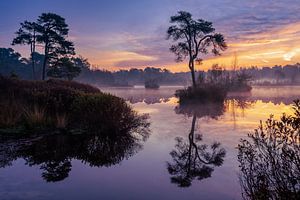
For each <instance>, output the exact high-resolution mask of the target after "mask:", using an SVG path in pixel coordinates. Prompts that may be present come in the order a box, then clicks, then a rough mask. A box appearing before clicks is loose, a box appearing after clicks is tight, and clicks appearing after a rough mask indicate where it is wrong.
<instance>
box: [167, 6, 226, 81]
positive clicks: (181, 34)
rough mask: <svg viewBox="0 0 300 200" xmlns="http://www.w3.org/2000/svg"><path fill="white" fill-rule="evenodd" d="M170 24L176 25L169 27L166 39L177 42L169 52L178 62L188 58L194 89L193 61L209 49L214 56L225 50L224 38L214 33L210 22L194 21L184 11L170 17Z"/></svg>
mask: <svg viewBox="0 0 300 200" xmlns="http://www.w3.org/2000/svg"><path fill="white" fill-rule="evenodd" d="M170 23H172V24H176V25H172V26H170V27H169V29H168V31H167V39H173V41H174V42H178V43H177V44H175V45H172V46H171V48H170V50H171V51H172V52H173V53H174V54H175V55H176V61H178V62H181V61H183V60H184V59H185V58H186V57H188V59H189V63H188V66H189V69H190V71H191V74H192V81H193V87H196V79H195V61H196V60H200V58H199V54H200V53H203V54H207V53H208V52H209V48H210V47H212V53H213V54H215V55H219V54H220V51H224V50H225V49H226V48H227V45H226V42H225V39H224V36H223V35H222V34H219V33H215V29H214V28H213V25H212V23H211V22H208V21H205V20H203V19H198V20H194V19H193V18H192V15H191V14H190V13H188V12H185V11H179V12H178V14H177V15H175V16H172V17H171V20H170Z"/></svg>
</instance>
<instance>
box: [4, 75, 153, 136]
mask: <svg viewBox="0 0 300 200" xmlns="http://www.w3.org/2000/svg"><path fill="white" fill-rule="evenodd" d="M0 93H1V96H0V106H1V108H2V107H3V109H2V110H1V112H0V125H1V127H0V128H1V129H7V128H10V129H12V128H15V127H23V128H24V131H25V132H26V131H28V130H29V132H30V131H31V132H34V131H38V132H43V131H44V132H49V131H54V130H59V131H60V130H61V131H62V130H64V131H65V130H69V131H73V130H76V131H78V130H79V131H81V132H86V133H88V132H98V133H104V132H105V133H110V134H111V135H120V134H123V133H126V132H128V131H129V130H134V129H136V128H138V127H140V126H148V124H147V122H146V117H145V116H141V115H138V114H137V113H136V112H135V111H133V109H132V108H131V107H130V106H129V105H128V104H127V103H126V101H125V100H124V99H122V98H119V97H116V96H113V95H111V94H106V93H102V92H101V91H100V90H99V89H97V88H94V87H92V86H89V85H85V84H81V83H77V82H72V81H57V80H49V81H21V80H17V79H6V78H1V77H0ZM8 100H9V101H8Z"/></svg>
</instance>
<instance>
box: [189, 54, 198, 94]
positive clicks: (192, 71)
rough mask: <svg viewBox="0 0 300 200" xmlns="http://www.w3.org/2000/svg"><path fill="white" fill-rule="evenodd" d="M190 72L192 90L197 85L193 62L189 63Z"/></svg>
mask: <svg viewBox="0 0 300 200" xmlns="http://www.w3.org/2000/svg"><path fill="white" fill-rule="evenodd" d="M190 70H191V74H192V81H193V88H196V86H197V84H196V78H195V67H194V61H193V60H191V61H190Z"/></svg>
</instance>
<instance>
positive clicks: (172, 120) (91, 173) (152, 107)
mask: <svg viewBox="0 0 300 200" xmlns="http://www.w3.org/2000/svg"><path fill="white" fill-rule="evenodd" d="M278 89H279V88H277V90H278ZM123 90H124V89H123ZM159 90H161V89H159ZM159 90H157V91H156V92H155V91H151V94H152V96H153V95H154V94H155V93H159ZM268 91H270V92H268ZM274 91H276V90H275V88H274V89H273V90H268V89H263V88H259V89H255V88H254V90H253V91H252V92H253V95H258V94H259V95H260V97H262V94H265V96H268V95H270V98H269V99H270V101H269V102H262V101H261V100H258V101H256V102H255V103H253V104H252V105H250V106H248V107H246V108H245V109H244V110H243V109H241V108H239V107H238V106H237V105H236V103H234V102H233V103H232V102H229V103H228V108H227V109H226V111H225V113H224V114H223V115H222V116H220V117H219V118H218V120H216V119H209V118H208V117H206V118H202V119H198V120H197V124H196V127H197V129H196V132H195V133H200V134H202V135H203V142H204V143H206V144H211V143H212V142H214V141H217V142H220V143H221V145H222V147H224V148H225V149H226V151H227V154H226V157H225V160H224V164H223V165H222V166H221V167H218V168H215V171H214V172H213V173H212V177H211V178H208V179H205V180H202V181H197V180H195V181H194V182H193V184H192V186H191V187H190V188H186V189H182V188H178V187H177V186H176V185H174V184H171V183H170V175H169V174H168V171H167V169H166V162H167V161H170V159H171V156H170V155H169V153H170V151H171V150H173V149H174V145H175V143H176V142H175V140H174V138H175V137H178V136H180V137H185V138H186V139H187V136H188V134H189V132H190V129H191V123H192V118H191V117H190V118H189V117H187V116H185V115H183V114H176V113H175V111H174V108H175V106H176V105H177V104H176V100H175V98H171V99H170V101H168V102H166V103H155V104H146V103H144V102H139V103H135V104H133V107H134V109H135V110H137V111H138V112H148V111H152V112H150V121H151V126H150V128H151V131H152V134H151V136H150V138H149V139H148V140H147V141H146V143H145V145H144V148H143V150H142V151H140V152H139V153H137V154H136V155H134V156H133V157H131V158H129V159H128V160H123V161H122V163H121V164H119V165H115V166H112V167H108V168H106V167H103V168H97V167H94V168H90V167H89V166H87V165H85V164H83V163H80V162H79V161H77V160H74V161H73V163H72V165H73V168H72V171H71V172H70V176H69V177H68V178H67V179H65V180H64V181H62V182H58V183H55V184H47V183H45V181H43V180H42V178H41V177H40V172H39V169H38V168H35V167H28V166H24V162H23V161H22V160H17V161H16V162H15V163H14V165H13V166H12V167H9V168H5V169H0V196H1V195H3V194H5V195H6V196H7V197H12V199H17V197H19V198H22V199H26V198H27V199H34V197H36V198H35V199H47V198H48V199H86V198H87V197H88V199H126V198H127V199H224V200H227V199H228V200H229V199H241V196H240V186H239V183H238V177H237V172H238V163H237V161H236V155H237V149H236V146H237V144H238V142H239V140H240V138H243V137H246V135H247V134H248V133H249V132H250V131H253V129H254V128H257V126H258V124H259V120H263V121H264V120H266V119H267V118H268V117H269V115H270V114H274V116H275V117H276V118H278V117H279V116H280V115H281V114H282V113H283V112H286V113H287V114H290V113H291V107H290V105H288V104H284V103H276V104H274V103H273V102H272V98H274V99H276V98H277V97H278V93H277V95H276V92H274ZM287 91H293V90H287ZM295 91H296V90H295ZM297 91H300V90H299V88H298V90H297ZM111 92H112V93H116V92H117V91H116V90H114V91H111ZM172 92H173V93H174V91H173V89H170V91H169V93H172ZM161 93H167V92H166V91H164V92H161ZM123 94H124V93H123ZM131 95H133V93H132V92H131ZM284 95H288V92H286V93H285V94H284ZM234 116H235V117H234ZM224 185H225V186H224ZM7 191H8V192H7ZM4 192H6V193H4Z"/></svg>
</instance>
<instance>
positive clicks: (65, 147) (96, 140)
mask: <svg viewBox="0 0 300 200" xmlns="http://www.w3.org/2000/svg"><path fill="white" fill-rule="evenodd" d="M144 120H146V119H144ZM148 128H149V123H148V122H146V121H140V124H139V126H138V125H137V124H136V126H135V128H134V129H131V130H128V131H127V132H126V133H122V134H120V135H121V136H119V135H118V136H113V135H110V134H101V135H99V134H93V133H90V134H74V133H73V134H71V133H64V134H47V135H43V136H22V138H20V137H18V138H2V139H1V140H0V167H7V166H9V165H11V164H12V162H13V161H14V160H16V159H18V158H23V159H24V160H25V161H26V164H27V165H29V166H39V167H40V169H41V170H42V177H43V179H44V180H46V181H47V182H56V181H61V180H64V179H65V178H67V177H68V175H69V172H70V171H71V169H72V162H71V161H72V160H73V159H76V160H80V161H81V162H83V163H84V164H88V165H90V166H91V167H102V166H106V167H108V166H111V165H115V164H118V163H120V162H121V161H122V160H124V159H128V158H129V157H131V156H132V155H134V154H135V153H137V152H138V151H139V150H141V149H142V143H143V142H144V141H145V140H146V139H147V137H148V136H149V129H148Z"/></svg>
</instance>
